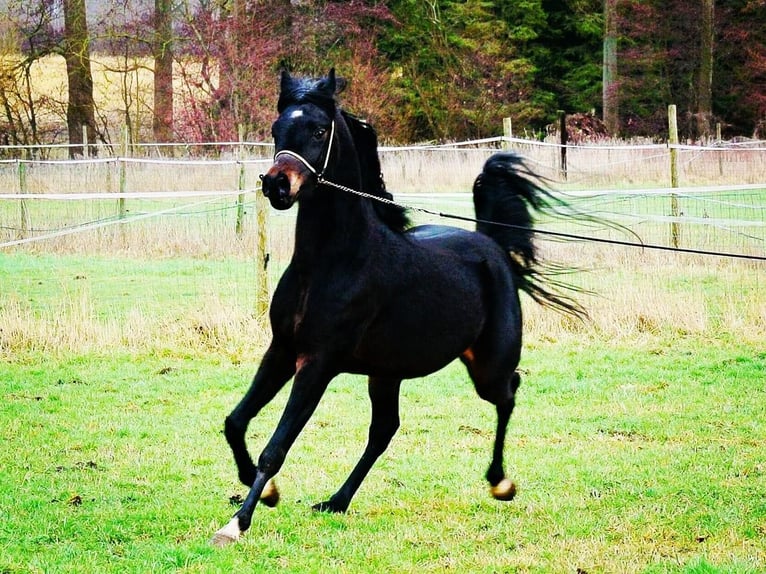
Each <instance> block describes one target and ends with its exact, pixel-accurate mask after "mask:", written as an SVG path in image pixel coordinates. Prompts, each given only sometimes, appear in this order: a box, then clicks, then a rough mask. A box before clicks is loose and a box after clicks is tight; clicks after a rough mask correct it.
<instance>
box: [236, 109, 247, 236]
mask: <svg viewBox="0 0 766 574" xmlns="http://www.w3.org/2000/svg"><path fill="white" fill-rule="evenodd" d="M237 136H238V139H239V148H238V150H237V157H238V158H239V161H238V162H237V163H238V164H239V178H238V180H237V189H238V190H239V195H237V222H236V224H235V231H236V233H237V239H242V232H243V227H242V225H243V220H244V218H245V162H244V161H242V160H244V159H245V146H244V145H243V142H244V141H245V126H243V125H242V124H240V125H239V126H237Z"/></svg>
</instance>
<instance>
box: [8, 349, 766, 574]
mask: <svg viewBox="0 0 766 574" xmlns="http://www.w3.org/2000/svg"><path fill="white" fill-rule="evenodd" d="M254 366H255V357H253V358H252V360H247V361H243V362H241V363H237V362H232V361H231V360H229V358H228V357H226V356H224V355H222V354H221V353H217V352H209V353H190V354H188V355H185V353H184V352H183V351H181V350H179V351H178V352H176V353H168V352H166V353H164V354H155V353H152V354H139V355H128V354H117V353H109V354H105V355H100V354H98V353H88V354H83V355H69V356H67V357H65V358H62V357H52V356H50V355H48V354H42V353H28V354H25V355H22V356H17V357H16V358H15V359H14V360H11V361H8V360H6V361H4V362H3V363H2V364H0V381H2V383H1V384H2V391H1V392H2V402H1V403H0V419H2V421H3V424H2V425H1V426H0V429H2V430H0V433H2V442H3V444H4V445H6V447H5V448H4V449H3V450H2V453H0V466H2V468H3V473H2V474H0V549H1V550H2V552H0V571H1V572H3V573H11V572H13V573H15V572H78V573H79V572H121V573H124V572H243V571H258V572H271V571H274V572H276V571H280V572H281V571H287V572H326V571H333V572H381V571H391V572H443V571H455V572H589V573H595V572H621V573H628V572H644V573H648V572H685V573H691V572H695V573H709V572H743V573H744V572H753V573H755V572H761V571H763V570H764V568H766V542H765V540H766V503H765V502H764V498H763V492H764V489H766V466H765V465H764V460H763V452H764V447H765V446H766V445H764V436H765V433H766V428H765V426H766V416H764V411H763V404H764V400H766V395H765V391H766V389H764V376H765V375H766V353H764V352H763V349H762V347H760V348H756V347H755V346H753V345H749V344H744V343H739V342H733V341H728V342H721V341H702V340H698V339H695V338H690V339H687V338H677V339H675V338H674V339H664V338H659V339H652V340H651V341H646V342H644V343H641V344H634V345H626V344H610V343H609V342H605V341H601V342H594V341H588V342H585V343H583V344H579V345H578V344H575V343H574V341H572V340H567V341H560V342H557V343H542V342H535V343H533V344H531V345H529V346H528V347H527V350H526V353H525V356H524V360H523V364H522V369H523V373H524V386H523V387H522V391H521V393H520V400H519V405H518V407H517V410H516V412H515V414H514V418H513V421H512V425H511V426H512V432H511V434H510V437H509V440H508V446H507V455H508V463H509V467H510V468H511V469H512V473H513V476H514V477H515V479H516V480H517V481H518V483H519V485H520V493H519V495H518V497H517V499H516V500H515V501H513V502H511V503H500V502H496V501H493V500H492V499H491V498H490V497H489V493H488V491H487V487H486V484H485V483H484V480H483V478H482V477H483V472H484V470H485V465H486V464H488V460H489V455H490V443H491V437H492V428H493V425H494V420H493V419H494V417H493V413H492V409H491V408H490V407H489V405H485V404H483V403H481V401H480V400H479V399H478V398H477V397H476V396H475V394H474V393H473V390H472V389H471V387H470V384H469V383H468V382H467V381H466V378H465V376H464V374H463V371H462V368H461V367H460V366H459V365H453V366H451V367H449V368H447V369H445V370H444V371H442V372H440V373H438V374H436V375H434V376H432V377H430V378H428V379H426V380H420V381H411V382H409V383H408V384H407V385H406V386H405V389H404V392H403V401H402V411H403V424H402V430H401V431H400V433H399V434H398V435H397V437H396V438H395V439H394V441H393V444H392V446H391V448H390V450H389V452H387V454H386V455H384V456H383V457H382V459H381V461H380V462H379V464H378V465H377V467H376V468H375V469H374V470H373V472H372V473H371V476H370V477H369V479H368V480H367V482H366V483H365V485H364V486H363V487H362V489H361V491H360V493H359V495H358V497H357V498H356V500H355V502H354V504H353V505H352V508H351V509H350V512H349V513H348V514H347V515H343V516H326V515H319V514H315V513H312V512H311V511H310V509H309V506H310V504H312V503H314V502H317V501H319V500H323V499H324V497H325V496H326V495H328V494H329V493H331V492H333V491H334V489H335V488H336V487H337V486H338V485H339V484H340V482H341V481H342V479H343V478H344V477H345V473H346V472H348V471H349V469H350V467H351V466H352V464H353V463H354V462H355V460H356V457H357V456H358V454H359V453H360V450H361V448H362V444H363V440H364V437H365V434H366V423H367V417H368V406H367V401H366V398H365V394H366V393H365V391H364V386H363V383H362V381H361V380H360V379H358V378H354V377H342V378H341V379H339V380H337V381H336V382H335V383H334V384H333V385H332V386H331V389H330V391H329V392H328V393H327V395H326V397H325V399H324V400H323V403H322V404H321V406H320V409H319V411H318V412H317V414H316V415H315V417H314V418H313V419H312V421H311V423H310V424H309V426H308V427H307V429H306V431H305V433H304V435H303V436H302V438H301V439H299V441H298V443H297V444H296V446H295V448H294V449H293V451H292V453H291V456H290V457H289V458H288V462H287V464H286V465H285V468H284V469H283V472H282V474H281V475H280V477H279V484H280V487H281V489H282V495H283V499H282V503H281V504H280V506H279V507H277V508H276V509H274V510H270V509H266V508H259V509H258V510H257V512H256V515H255V519H254V523H253V527H252V528H251V530H250V531H249V532H248V534H247V535H246V537H245V538H244V539H243V541H242V542H241V543H240V544H238V545H236V546H234V547H231V548H226V549H223V550H217V549H213V548H212V547H211V546H210V545H209V544H208V540H209V538H210V536H211V534H212V532H213V531H214V530H215V529H217V528H218V527H219V526H221V525H222V524H223V523H225V521H226V520H227V519H228V517H229V516H230V514H231V513H233V512H234V510H235V506H233V505H232V504H231V500H234V501H236V500H237V498H238V497H239V496H243V495H244V494H245V489H244V488H243V487H242V486H241V485H239V484H237V482H236V479H235V473H234V466H233V463H232V461H231V460H230V455H229V453H228V449H227V447H226V445H225V441H224V439H223V436H222V434H221V428H222V418H223V416H224V415H225V413H226V412H228V410H229V409H230V408H231V407H232V406H233V405H234V404H235V402H236V401H237V400H238V399H239V397H240V395H241V393H242V392H243V390H244V388H245V386H246V382H247V380H248V378H249V376H250V375H251V372H252V370H253V368H254ZM283 401H284V395H281V396H280V397H279V398H278V400H277V401H276V403H275V404H274V405H272V406H270V407H269V408H268V409H267V410H266V411H265V412H264V413H263V414H262V416H261V417H259V418H258V419H256V420H255V421H254V423H253V425H252V426H251V431H250V433H249V436H250V437H251V443H252V444H253V445H254V447H255V448H256V449H257V448H258V445H261V444H263V441H264V440H265V438H267V437H268V435H269V433H270V431H271V430H272V429H273V426H274V424H275V422H276V417H277V416H278V414H279V411H280V408H279V406H280V404H281V403H282V402H283Z"/></svg>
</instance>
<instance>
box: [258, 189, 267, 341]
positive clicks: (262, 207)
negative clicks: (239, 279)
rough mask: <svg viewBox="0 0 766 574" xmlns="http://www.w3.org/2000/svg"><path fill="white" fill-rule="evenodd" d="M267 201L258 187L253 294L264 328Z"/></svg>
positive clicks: (260, 322)
mask: <svg viewBox="0 0 766 574" xmlns="http://www.w3.org/2000/svg"><path fill="white" fill-rule="evenodd" d="M268 216H269V202H268V200H267V199H266V196H265V195H263V194H262V193H261V190H260V189H257V190H256V192H255V221H256V226H257V228H258V232H257V233H258V234H257V240H258V243H257V247H256V251H257V257H256V261H257V262H258V269H257V270H256V274H257V275H256V277H257V285H256V296H255V316H256V317H257V318H258V322H259V324H260V325H261V326H262V327H263V328H264V329H266V328H267V327H268V320H269V258H270V255H269V245H268Z"/></svg>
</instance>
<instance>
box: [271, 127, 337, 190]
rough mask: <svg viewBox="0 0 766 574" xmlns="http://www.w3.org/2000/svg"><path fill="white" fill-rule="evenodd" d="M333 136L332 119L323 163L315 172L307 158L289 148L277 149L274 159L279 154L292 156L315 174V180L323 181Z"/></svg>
mask: <svg viewBox="0 0 766 574" xmlns="http://www.w3.org/2000/svg"><path fill="white" fill-rule="evenodd" d="M334 137H335V120H333V121H332V123H331V124H330V139H329V140H328V141H327V153H326V154H325V156H324V165H323V166H322V171H319V172H317V170H316V168H315V167H314V166H313V165H311V164H310V163H309V162H308V160H306V158H305V157H303V156H302V155H301V154H299V153H296V152H294V151H290V150H289V149H283V150H281V151H278V152H277V153H275V154H274V160H275V161H276V159H277V158H278V157H279V156H281V155H289V156H290V157H294V158H295V159H297V160H298V161H300V162H301V163H302V164H303V165H305V166H306V167H307V168H308V169H309V171H311V173H313V174H314V175H315V176H317V180H319V182H320V183H322V182H323V181H324V172H325V171H327V164H329V163H330V151H331V150H332V140H333V138H334Z"/></svg>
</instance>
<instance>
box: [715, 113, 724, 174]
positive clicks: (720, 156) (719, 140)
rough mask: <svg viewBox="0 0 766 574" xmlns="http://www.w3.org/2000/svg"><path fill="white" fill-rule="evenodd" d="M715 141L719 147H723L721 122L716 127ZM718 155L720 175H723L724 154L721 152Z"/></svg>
mask: <svg viewBox="0 0 766 574" xmlns="http://www.w3.org/2000/svg"><path fill="white" fill-rule="evenodd" d="M715 141H716V144H717V145H718V146H719V147H720V146H721V145H722V141H723V140H722V138H721V122H718V123H716V125H715ZM716 155H717V156H718V175H723V153H722V152H721V151H719V152H718V153H717V154H716Z"/></svg>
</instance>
